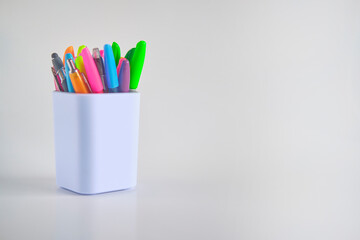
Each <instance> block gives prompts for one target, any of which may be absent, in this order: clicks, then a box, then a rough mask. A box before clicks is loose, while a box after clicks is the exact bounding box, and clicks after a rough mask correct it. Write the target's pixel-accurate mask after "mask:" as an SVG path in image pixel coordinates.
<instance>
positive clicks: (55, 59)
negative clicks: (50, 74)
mask: <svg viewBox="0 0 360 240" xmlns="http://www.w3.org/2000/svg"><path fill="white" fill-rule="evenodd" d="M51 57H52V63H53V66H54V69H55V72H56V76H58V77H59V78H60V83H61V86H62V88H63V90H64V92H67V91H68V88H67V84H66V77H65V69H64V65H63V62H62V61H61V59H60V57H59V56H58V55H57V53H53V54H51Z"/></svg>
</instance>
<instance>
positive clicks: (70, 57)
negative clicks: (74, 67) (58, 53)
mask: <svg viewBox="0 0 360 240" xmlns="http://www.w3.org/2000/svg"><path fill="white" fill-rule="evenodd" d="M68 59H72V60H73V62H75V60H74V58H73V55H72V54H71V53H67V54H65V63H66V62H67V60H68ZM69 72H70V68H69V66H68V65H67V64H65V77H66V83H67V86H68V90H69V92H75V90H74V87H73V85H72V83H71V79H70V75H69Z"/></svg>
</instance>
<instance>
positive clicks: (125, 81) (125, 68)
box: [119, 58, 130, 92]
mask: <svg viewBox="0 0 360 240" xmlns="http://www.w3.org/2000/svg"><path fill="white" fill-rule="evenodd" d="M129 88H130V64H129V61H128V60H127V59H126V58H125V60H123V62H122V63H121V68H120V73H119V89H120V92H128V91H129V90H130V89H129Z"/></svg>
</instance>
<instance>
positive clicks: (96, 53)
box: [93, 48, 107, 92]
mask: <svg viewBox="0 0 360 240" xmlns="http://www.w3.org/2000/svg"><path fill="white" fill-rule="evenodd" d="M93 58H94V62H95V65H96V68H97V70H98V71H99V75H100V78H101V83H102V85H103V89H104V92H107V87H106V83H105V82H106V81H105V78H106V77H105V69H104V61H103V59H102V57H101V55H100V51H99V49H98V48H94V49H93Z"/></svg>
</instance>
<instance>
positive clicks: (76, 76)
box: [66, 58, 90, 93]
mask: <svg viewBox="0 0 360 240" xmlns="http://www.w3.org/2000/svg"><path fill="white" fill-rule="evenodd" d="M66 64H68V66H69V68H70V71H69V76H70V79H71V83H72V85H73V87H74V90H75V92H76V93H90V90H89V88H88V86H87V85H86V83H85V81H84V79H83V78H82V77H81V75H80V72H79V70H78V69H77V68H76V67H75V64H74V62H73V60H72V59H71V58H70V59H67V60H66Z"/></svg>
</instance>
